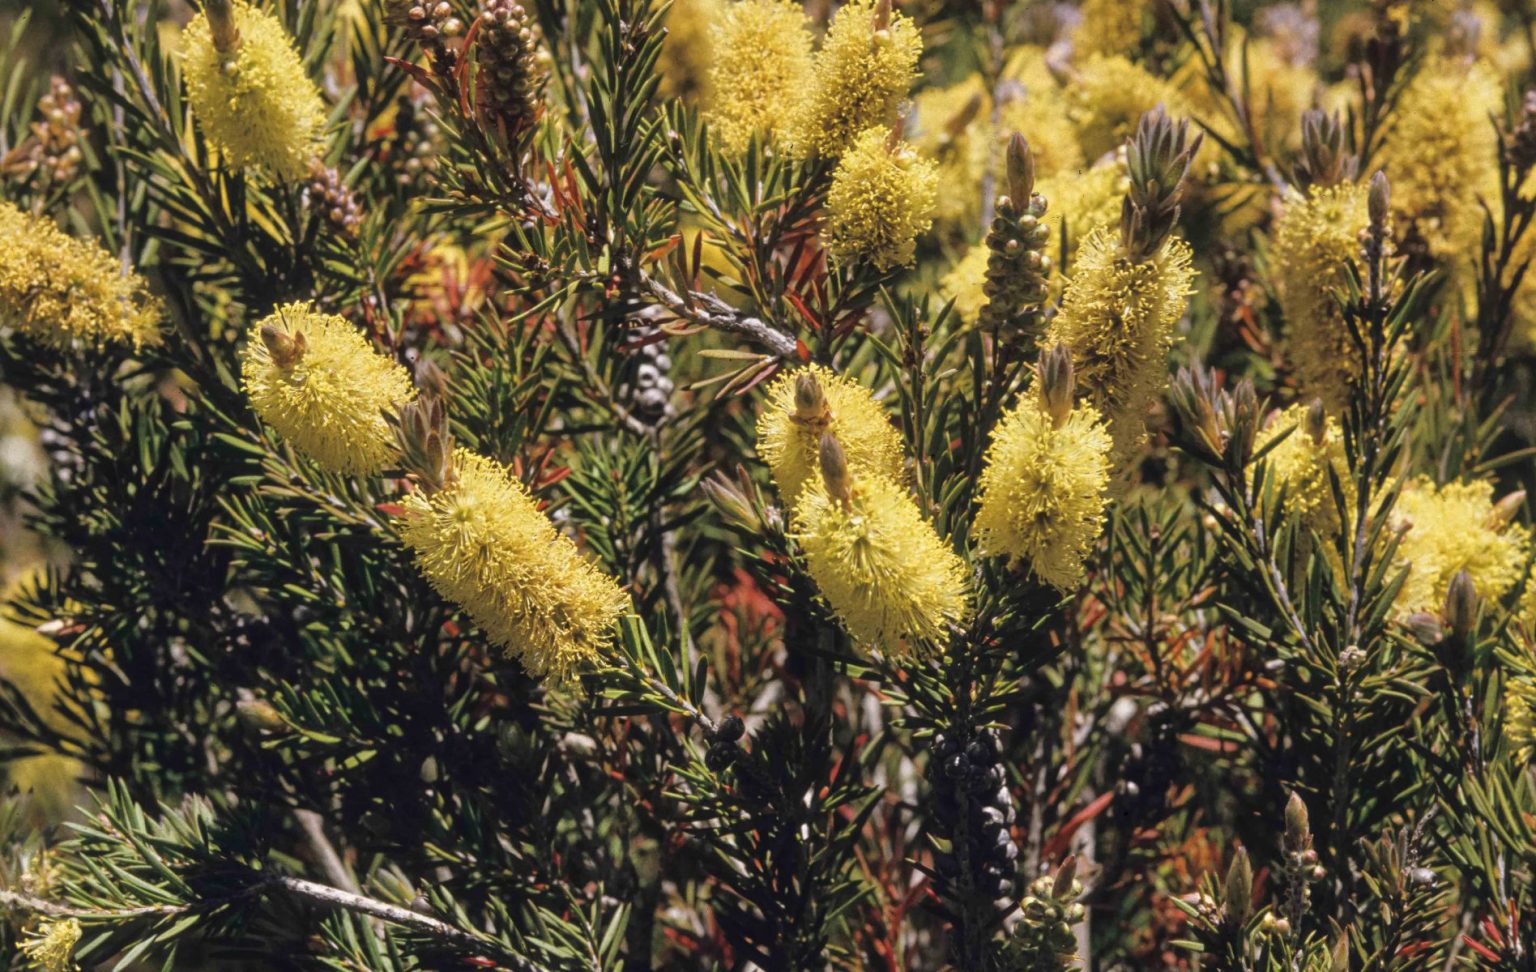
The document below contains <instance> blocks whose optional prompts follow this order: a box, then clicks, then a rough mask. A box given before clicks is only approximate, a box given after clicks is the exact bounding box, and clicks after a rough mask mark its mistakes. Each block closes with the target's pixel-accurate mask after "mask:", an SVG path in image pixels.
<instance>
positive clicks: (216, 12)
mask: <svg viewBox="0 0 1536 972" xmlns="http://www.w3.org/2000/svg"><path fill="white" fill-rule="evenodd" d="M203 11H204V12H205V13H206V14H207V15H208V28H209V31H210V33H212V35H213V46H214V47H215V48H216V49H218V51H219V53H221V54H228V53H230V52H231V51H233V50H234V49H235V48H236V47H237V46H238V45H239V43H240V29H239V28H238V27H236V26H235V8H234V5H233V4H232V3H230V0H207V2H206V3H204V4H203Z"/></svg>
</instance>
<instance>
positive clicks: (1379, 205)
mask: <svg viewBox="0 0 1536 972" xmlns="http://www.w3.org/2000/svg"><path fill="white" fill-rule="evenodd" d="M1391 205H1392V185H1391V183H1389V182H1387V174H1386V173H1385V172H1382V171H1381V170H1380V169H1377V170H1376V174H1375V175H1373V176H1371V191H1370V194H1369V195H1368V196H1367V197H1366V207H1367V212H1368V214H1369V215H1370V217H1371V225H1372V226H1376V227H1385V226H1386V225H1387V209H1388V207H1389V206H1391Z"/></svg>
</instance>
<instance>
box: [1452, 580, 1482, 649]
mask: <svg viewBox="0 0 1536 972" xmlns="http://www.w3.org/2000/svg"><path fill="white" fill-rule="evenodd" d="M1445 623H1446V625H1447V626H1448V627H1449V628H1450V629H1451V634H1452V636H1454V637H1455V638H1457V639H1458V640H1460V641H1465V640H1466V639H1467V638H1468V636H1470V635H1471V634H1472V628H1473V626H1474V625H1476V624H1477V588H1476V587H1475V586H1474V585H1473V583H1472V575H1471V574H1469V573H1467V572H1466V571H1465V570H1458V571H1457V572H1456V574H1455V575H1454V576H1453V577H1452V578H1451V583H1450V586H1449V587H1448V588H1446V591H1445Z"/></svg>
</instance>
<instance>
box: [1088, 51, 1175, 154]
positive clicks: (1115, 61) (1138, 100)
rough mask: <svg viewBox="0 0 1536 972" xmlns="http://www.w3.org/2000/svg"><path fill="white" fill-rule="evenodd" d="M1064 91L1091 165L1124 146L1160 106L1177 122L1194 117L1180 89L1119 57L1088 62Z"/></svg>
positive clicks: (1093, 58) (1091, 59)
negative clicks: (1093, 161) (1138, 124)
mask: <svg viewBox="0 0 1536 972" xmlns="http://www.w3.org/2000/svg"><path fill="white" fill-rule="evenodd" d="M1066 92H1067V95H1068V98H1069V99H1070V108H1069V112H1068V114H1069V117H1070V118H1071V119H1072V123H1073V124H1074V125H1075V126H1076V127H1077V138H1078V142H1079V143H1080V144H1081V145H1082V148H1083V155H1084V156H1086V157H1087V158H1088V159H1089V160H1094V159H1097V158H1099V157H1100V156H1102V155H1104V154H1105V153H1106V152H1113V151H1114V150H1115V149H1117V148H1119V147H1120V146H1121V145H1123V144H1125V141H1126V139H1128V138H1130V137H1131V134H1132V133H1133V132H1135V131H1136V123H1137V122H1138V121H1140V120H1141V116H1142V115H1143V114H1145V113H1146V112H1148V111H1151V110H1152V109H1153V108H1155V107H1157V106H1158V105H1162V106H1163V107H1164V108H1165V109H1166V110H1167V112H1168V114H1169V115H1170V116H1171V117H1174V118H1188V117H1189V116H1190V114H1191V111H1190V107H1189V102H1188V100H1187V99H1185V97H1184V96H1183V95H1182V94H1180V93H1179V91H1178V90H1177V89H1175V88H1174V87H1173V86H1172V85H1170V84H1169V83H1168V82H1167V81H1165V80H1163V79H1162V78H1159V77H1157V76H1156V75H1154V74H1151V73H1149V72H1148V71H1147V70H1146V69H1145V68H1143V67H1141V66H1139V65H1137V64H1133V63H1131V62H1130V61H1129V60H1127V59H1126V58H1124V57H1120V56H1105V55H1099V54H1095V55H1093V56H1092V57H1089V58H1088V59H1087V60H1086V61H1085V62H1083V64H1082V66H1081V67H1080V69H1079V71H1078V75H1077V77H1076V78H1074V79H1073V80H1072V82H1071V83H1070V84H1068V85H1067V86H1066Z"/></svg>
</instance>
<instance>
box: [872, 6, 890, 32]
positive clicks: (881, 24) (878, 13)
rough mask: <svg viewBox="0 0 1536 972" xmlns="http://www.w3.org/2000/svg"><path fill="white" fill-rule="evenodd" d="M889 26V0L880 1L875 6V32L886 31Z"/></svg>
mask: <svg viewBox="0 0 1536 972" xmlns="http://www.w3.org/2000/svg"><path fill="white" fill-rule="evenodd" d="M890 26H891V0H880V2H879V3H877V4H875V30H886V29H888V28H889V27H890Z"/></svg>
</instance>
